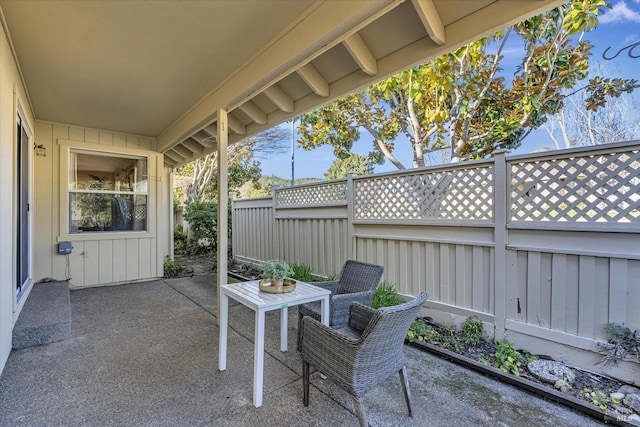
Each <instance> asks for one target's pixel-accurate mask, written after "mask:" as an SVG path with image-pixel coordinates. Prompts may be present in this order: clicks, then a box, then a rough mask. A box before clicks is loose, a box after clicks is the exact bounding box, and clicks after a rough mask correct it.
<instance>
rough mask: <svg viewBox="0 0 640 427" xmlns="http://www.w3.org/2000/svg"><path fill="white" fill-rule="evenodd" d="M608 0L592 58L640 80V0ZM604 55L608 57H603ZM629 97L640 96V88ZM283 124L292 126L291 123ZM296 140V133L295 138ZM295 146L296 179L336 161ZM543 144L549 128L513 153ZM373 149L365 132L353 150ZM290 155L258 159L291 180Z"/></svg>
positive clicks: (514, 58)
mask: <svg viewBox="0 0 640 427" xmlns="http://www.w3.org/2000/svg"><path fill="white" fill-rule="evenodd" d="M609 2H610V3H611V4H612V5H613V7H612V9H607V10H605V11H604V12H603V13H602V14H601V15H600V19H599V24H598V26H597V27H596V28H595V29H594V30H593V31H591V32H589V33H586V34H585V35H584V39H586V40H588V41H590V42H591V44H592V45H593V49H592V53H593V55H592V57H591V61H592V62H593V61H597V62H600V63H602V64H603V66H604V67H605V69H606V70H608V71H609V72H611V74H614V73H615V75H616V76H618V77H623V78H634V79H637V80H640V0H610V1H609ZM607 49H608V50H607ZM520 52H521V50H519V49H518V48H517V46H513V47H512V48H511V49H507V50H506V51H505V61H506V64H505V65H506V66H505V69H508V63H509V60H510V59H511V62H512V63H513V64H515V63H516V62H518V61H519V60H520V57H521V53H520ZM510 54H511V56H510ZM603 54H605V56H606V57H607V58H609V59H608V60H605V59H603ZM627 96H632V97H635V98H636V99H640V90H636V91H634V93H633V94H631V95H627ZM281 126H284V127H285V128H287V129H290V124H283V125H281ZM297 139H298V135H297V133H296V134H295V135H294V138H293V141H295V140H297ZM293 145H294V150H293V151H294V162H293V163H294V168H295V172H294V177H295V179H298V178H324V173H325V172H326V171H327V170H328V169H329V167H330V166H331V164H332V163H333V161H334V160H335V156H334V154H333V147H329V146H322V147H319V148H316V149H314V150H312V151H306V150H304V149H302V148H300V146H299V145H298V143H297V142H295V143H294V144H293ZM395 146H396V149H395V150H394V154H395V155H396V156H397V157H398V158H399V159H400V160H401V161H402V162H403V164H404V165H405V166H407V167H411V159H412V153H411V148H410V146H409V143H408V142H407V141H406V139H404V137H399V138H398V139H397V140H396V144H395ZM543 147H547V148H555V144H554V142H553V141H552V140H551V138H550V137H549V135H548V133H547V131H546V130H544V129H537V130H535V131H534V132H532V133H531V134H530V135H529V136H528V137H527V138H526V139H525V140H524V141H523V143H522V145H521V146H520V147H519V148H518V149H516V150H514V151H513V152H512V153H513V154H526V153H530V152H532V151H535V150H537V149H540V148H543ZM371 150H372V139H371V137H370V136H368V134H367V133H366V132H365V131H363V132H361V139H360V140H359V141H358V142H356V143H354V146H353V152H355V153H358V154H365V155H366V154H367V153H368V152H369V151H371ZM291 154H292V153H291V149H288V150H287V152H285V153H282V154H279V155H274V156H272V157H270V158H266V157H264V156H261V155H260V154H258V156H257V160H258V161H260V163H261V165H262V175H263V176H269V175H276V176H279V177H281V178H287V179H291V163H292V160H291V158H292V155H291ZM393 170H396V168H395V167H394V166H393V165H391V164H390V163H389V162H388V161H386V162H385V164H383V165H377V166H376V167H375V172H376V173H377V172H387V171H393Z"/></svg>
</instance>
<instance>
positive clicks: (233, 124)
mask: <svg viewBox="0 0 640 427" xmlns="http://www.w3.org/2000/svg"><path fill="white" fill-rule="evenodd" d="M227 120H228V122H229V129H231V130H232V131H233V132H234V133H237V134H238V135H244V134H245V133H247V127H246V126H245V125H244V124H243V123H242V122H241V121H240V120H238V119H236V118H235V117H234V116H232V115H231V114H229V115H228V116H227Z"/></svg>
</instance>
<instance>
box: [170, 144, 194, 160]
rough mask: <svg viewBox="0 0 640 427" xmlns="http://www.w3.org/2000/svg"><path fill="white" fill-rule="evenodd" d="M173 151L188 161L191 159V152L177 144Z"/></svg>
mask: <svg viewBox="0 0 640 427" xmlns="http://www.w3.org/2000/svg"><path fill="white" fill-rule="evenodd" d="M173 151H175V152H176V153H178V154H179V155H181V156H182V157H184V158H185V159H190V158H192V157H193V153H192V152H191V151H189V150H187V149H186V148H185V147H183V146H182V145H180V144H178V145H176V146H175V147H173Z"/></svg>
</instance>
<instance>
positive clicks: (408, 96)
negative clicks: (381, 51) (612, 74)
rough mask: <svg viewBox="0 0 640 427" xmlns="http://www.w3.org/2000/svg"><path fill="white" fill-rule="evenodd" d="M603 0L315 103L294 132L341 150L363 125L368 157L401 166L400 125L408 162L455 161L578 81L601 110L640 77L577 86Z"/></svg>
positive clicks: (550, 110) (497, 140) (493, 144)
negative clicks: (512, 50)
mask: <svg viewBox="0 0 640 427" xmlns="http://www.w3.org/2000/svg"><path fill="white" fill-rule="evenodd" d="M604 7H609V5H607V4H606V3H605V0H574V1H572V2H569V3H567V4H565V5H563V6H561V7H558V8H556V9H553V10H550V11H548V12H546V13H544V14H542V15H538V16H535V17H532V18H530V19H527V20H525V21H523V22H521V23H519V24H516V25H514V26H513V27H510V28H508V29H506V30H504V31H500V32H498V33H496V34H494V35H492V36H491V37H486V38H483V39H480V40H478V41H475V42H473V43H470V44H468V45H465V46H462V47H460V48H458V49H456V50H455V51H453V52H451V53H448V54H445V55H443V56H442V57H439V58H437V59H434V60H432V61H430V62H429V63H426V64H423V65H420V66H418V67H415V68H412V69H409V70H406V71H404V72H402V73H400V74H397V75H395V76H392V77H390V78H388V79H386V80H383V81H382V82H380V83H378V84H375V85H373V86H371V87H369V88H367V89H366V90H364V91H361V92H357V93H355V94H352V95H350V96H347V97H346V98H344V99H341V100H339V101H337V102H335V103H333V104H330V105H328V106H326V107H324V108H321V109H319V110H315V111H313V112H311V113H309V114H307V115H305V116H303V118H302V121H301V124H300V127H299V132H300V134H301V136H302V137H301V139H300V141H299V142H300V144H301V145H302V146H303V148H305V149H313V148H315V147H318V146H320V145H322V144H327V145H332V146H333V147H334V151H335V153H336V156H337V157H340V156H343V155H344V154H345V153H347V152H349V151H350V150H351V147H352V145H353V144H354V143H355V142H356V141H357V140H358V139H359V138H360V130H361V129H363V130H365V131H366V132H367V133H368V134H369V135H370V136H371V137H372V138H373V151H372V152H371V153H369V155H368V158H369V160H370V161H371V162H377V163H382V162H383V161H384V159H385V158H386V159H387V160H389V161H390V162H391V163H392V164H394V165H395V166H396V167H397V168H398V169H405V165H404V164H403V163H402V162H401V161H400V160H399V159H398V158H397V157H396V156H395V155H394V153H393V150H394V148H395V147H394V141H395V139H396V137H397V136H398V134H400V133H403V134H404V135H405V136H406V137H407V139H408V140H409V142H410V144H411V146H412V151H413V161H412V163H413V167H421V166H425V155H428V154H431V153H434V152H437V151H440V150H447V152H448V156H449V157H450V159H451V161H454V162H456V161H460V160H467V159H477V158H482V157H485V156H487V155H490V154H491V153H492V152H493V151H495V150H496V149H499V148H507V149H513V148H517V147H518V146H519V145H520V144H521V142H522V140H523V139H524V138H525V137H526V136H527V135H528V134H529V133H530V132H531V131H532V130H533V129H536V128H538V127H540V126H541V125H542V124H544V123H545V122H546V121H547V119H548V117H549V115H552V114H555V113H557V112H558V111H560V110H561V109H562V107H563V105H564V101H565V99H566V97H567V96H570V95H573V94H575V93H578V92H581V91H584V92H586V93H587V97H586V98H585V101H586V105H587V108H588V109H594V110H597V109H598V108H599V107H601V106H603V105H605V104H606V100H607V98H609V97H616V96H620V94H622V93H624V92H631V91H632V90H633V89H634V88H635V87H637V82H636V81H635V80H622V79H604V78H600V77H595V78H593V79H591V80H590V81H589V82H588V83H587V84H586V85H583V86H581V87H578V83H579V82H580V81H581V80H583V79H584V78H585V77H586V76H587V72H588V69H589V57H590V56H591V45H590V44H589V42H587V41H583V40H582V38H581V36H580V35H581V34H582V33H583V32H585V31H590V30H592V29H593V28H595V26H596V25H597V23H598V19H597V16H598V13H599V9H600V8H604ZM514 39H515V40H514ZM513 43H516V44H519V45H520V46H521V47H522V51H523V57H522V60H521V61H520V64H519V65H518V66H517V67H516V70H515V72H514V74H513V78H512V79H511V81H510V83H509V84H507V82H506V78H505V72H504V70H503V68H502V66H501V64H502V61H503V59H504V58H503V52H504V50H505V47H507V46H510V47H511V46H512V45H513ZM568 89H572V90H573V92H570V93H569V94H567V92H566V91H567V90H568Z"/></svg>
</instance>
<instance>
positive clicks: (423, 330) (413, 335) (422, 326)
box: [407, 319, 433, 342]
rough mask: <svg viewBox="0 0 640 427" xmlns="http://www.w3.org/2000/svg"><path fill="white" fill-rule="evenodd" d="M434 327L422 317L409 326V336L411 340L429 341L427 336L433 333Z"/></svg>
mask: <svg viewBox="0 0 640 427" xmlns="http://www.w3.org/2000/svg"><path fill="white" fill-rule="evenodd" d="M432 332H433V328H431V326H429V325H427V324H426V323H425V322H424V320H422V319H415V320H414V321H413V322H411V326H409V331H408V332H407V338H408V339H409V342H415V341H427V336H429V335H432Z"/></svg>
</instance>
